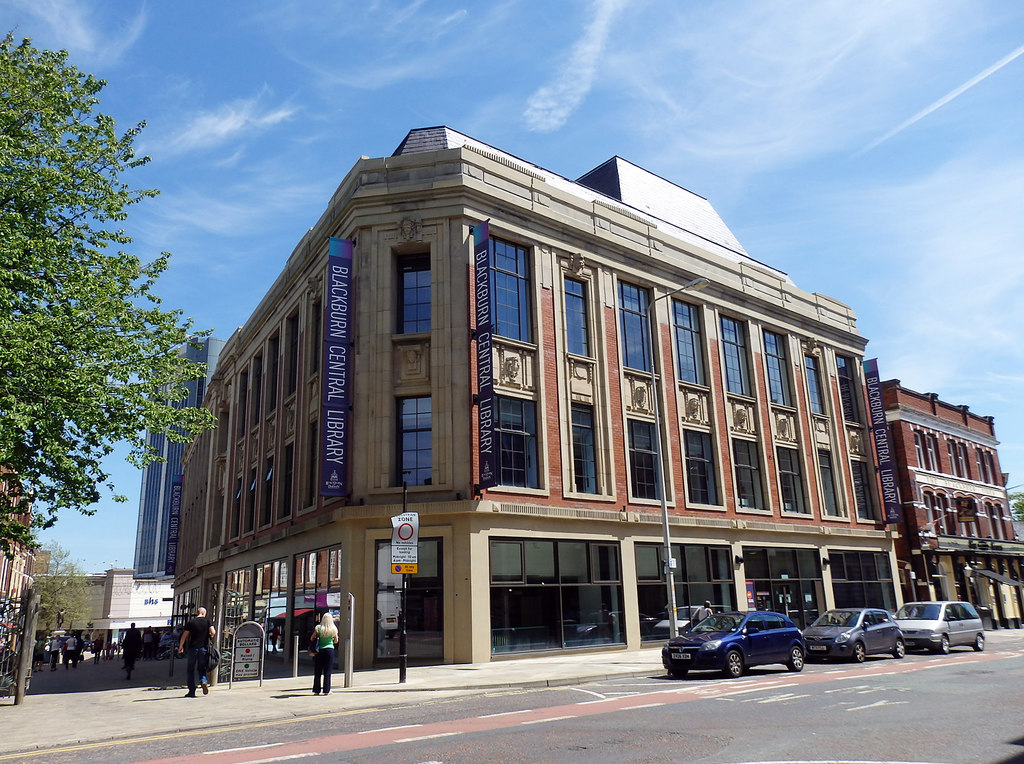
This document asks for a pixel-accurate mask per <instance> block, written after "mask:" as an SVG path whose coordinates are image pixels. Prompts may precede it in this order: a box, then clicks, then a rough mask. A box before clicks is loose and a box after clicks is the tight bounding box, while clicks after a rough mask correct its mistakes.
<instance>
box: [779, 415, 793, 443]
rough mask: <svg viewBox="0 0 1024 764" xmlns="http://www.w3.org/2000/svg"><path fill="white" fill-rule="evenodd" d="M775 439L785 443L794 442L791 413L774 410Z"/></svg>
mask: <svg viewBox="0 0 1024 764" xmlns="http://www.w3.org/2000/svg"><path fill="white" fill-rule="evenodd" d="M775 439H776V440H781V441H784V442H786V443H796V423H795V422H794V420H793V415H792V414H788V413H785V412H782V411H776V412H775Z"/></svg>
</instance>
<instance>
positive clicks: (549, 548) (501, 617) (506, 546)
mask: <svg viewBox="0 0 1024 764" xmlns="http://www.w3.org/2000/svg"><path fill="white" fill-rule="evenodd" d="M490 552H491V554H490V558H491V559H490V568H491V652H492V654H496V653H510V652H521V651H527V650H552V649H562V648H567V647H582V646H587V645H602V644H623V643H625V640H626V635H625V630H624V627H623V620H622V619H623V605H622V572H621V565H620V557H619V545H618V544H617V543H614V544H613V543H599V542H585V541H555V540H539V539H493V540H492V541H491V550H490Z"/></svg>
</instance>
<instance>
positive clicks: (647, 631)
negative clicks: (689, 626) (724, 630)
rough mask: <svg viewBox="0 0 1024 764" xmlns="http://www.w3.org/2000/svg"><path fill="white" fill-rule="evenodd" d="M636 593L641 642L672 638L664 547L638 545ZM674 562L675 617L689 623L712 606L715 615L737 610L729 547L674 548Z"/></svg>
mask: <svg viewBox="0 0 1024 764" xmlns="http://www.w3.org/2000/svg"><path fill="white" fill-rule="evenodd" d="M634 550H635V552H636V577H637V582H636V592H637V602H638V604H639V613H640V638H641V639H644V640H662V639H667V638H668V636H669V617H668V602H667V600H668V590H667V589H666V583H665V567H664V565H663V560H662V558H663V556H664V550H665V547H664V545H663V544H637V545H636V546H635V547H634ZM672 557H674V558H675V561H676V567H675V571H674V575H675V595H676V617H677V618H678V622H679V623H680V624H684V623H685V622H687V621H689V619H690V614H691V612H692V611H693V610H694V609H695V608H697V607H699V606H701V605H703V604H704V603H705V602H710V603H711V607H712V608H713V609H714V610H715V611H716V612H719V613H720V612H722V611H725V610H735V609H736V595H735V587H734V586H733V573H732V565H731V562H732V558H731V556H730V552H729V547H727V546H704V545H702V544H673V545H672Z"/></svg>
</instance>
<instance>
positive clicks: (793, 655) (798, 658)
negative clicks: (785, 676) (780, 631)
mask: <svg viewBox="0 0 1024 764" xmlns="http://www.w3.org/2000/svg"><path fill="white" fill-rule="evenodd" d="M786 668H788V669H789V670H790V671H803V670H804V651H803V650H801V649H800V645H793V646H792V647H791V648H790V649H789V661H787V662H786Z"/></svg>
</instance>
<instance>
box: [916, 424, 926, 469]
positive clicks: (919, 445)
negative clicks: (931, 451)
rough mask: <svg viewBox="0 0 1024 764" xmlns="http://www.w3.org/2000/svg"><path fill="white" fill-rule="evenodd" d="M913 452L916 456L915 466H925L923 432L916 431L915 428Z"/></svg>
mask: <svg viewBox="0 0 1024 764" xmlns="http://www.w3.org/2000/svg"><path fill="white" fill-rule="evenodd" d="M914 453H915V454H916V456H917V466H919V467H925V468H927V467H926V465H927V462H926V461H925V458H926V457H925V451H924V434H923V433H920V432H917V431H916V430H915V431H914Z"/></svg>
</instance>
